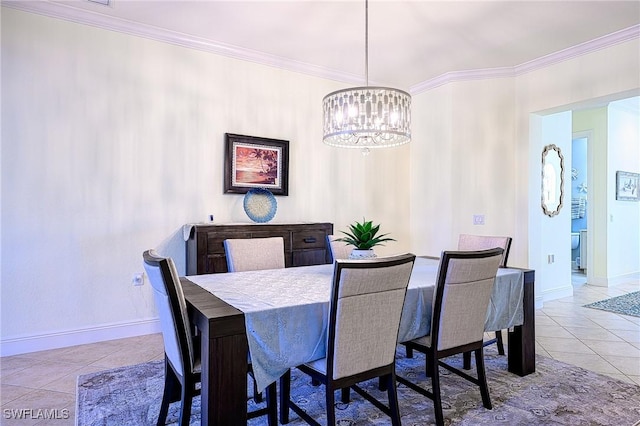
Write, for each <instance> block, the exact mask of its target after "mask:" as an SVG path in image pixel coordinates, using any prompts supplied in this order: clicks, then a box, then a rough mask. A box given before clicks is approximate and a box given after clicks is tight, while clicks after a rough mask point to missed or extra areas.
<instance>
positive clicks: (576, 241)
mask: <svg viewBox="0 0 640 426" xmlns="http://www.w3.org/2000/svg"><path fill="white" fill-rule="evenodd" d="M579 245H580V233H579V232H572V233H571V250H575V249H577V248H578V246H579Z"/></svg>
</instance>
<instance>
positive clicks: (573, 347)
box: [0, 274, 640, 426]
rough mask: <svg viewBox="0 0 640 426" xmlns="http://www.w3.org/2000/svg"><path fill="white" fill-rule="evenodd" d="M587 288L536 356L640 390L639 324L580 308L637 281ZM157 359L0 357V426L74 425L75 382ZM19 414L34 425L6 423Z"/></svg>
mask: <svg viewBox="0 0 640 426" xmlns="http://www.w3.org/2000/svg"><path fill="white" fill-rule="evenodd" d="M584 281H585V280H584V276H580V275H577V274H576V275H574V295H573V296H572V297H567V298H564V299H560V300H555V301H552V302H546V303H545V304H544V307H543V308H542V309H538V310H537V311H536V351H537V353H538V354H541V355H545V356H548V357H551V358H555V359H558V360H560V361H564V362H567V363H570V364H574V365H578V366H580V367H583V368H586V369H589V370H592V371H596V372H598V373H602V374H606V375H609V376H611V377H615V378H617V379H620V380H625V381H628V382H632V383H637V384H639V385H640V318H637V317H631V316H624V315H618V314H613V313H610V312H605V311H600V310H596V309H589V308H583V307H582V305H584V304H586V303H590V302H595V301H598V300H602V299H606V298H609V297H613V296H618V295H621V294H625V293H630V292H632V291H639V290H640V280H633V281H630V282H628V283H624V284H621V285H618V286H616V287H611V288H603V287H594V286H590V285H586V284H584ZM162 357H163V349H162V336H161V335H159V334H154V335H148V336H140V337H133V338H128V339H121V340H113V341H108V342H100V343H93V344H88V345H81V346H73V347H68V348H62V349H54V350H49V351H42V352H34V353H29V354H24V355H15V356H10V357H3V358H0V385H1V388H0V392H1V394H0V404H1V406H2V407H1V408H2V410H1V413H0V424H1V425H6V426H12V425H19V426H27V425H39V426H42V425H73V424H74V418H75V385H76V378H77V376H78V375H81V374H86V373H90V372H94V371H100V370H106V369H110V368H115V367H120V366H125V365H132V364H138V363H141V362H147V361H150V360H155V359H162ZM25 409H31V410H32V411H31V416H29V415H28V414H29V413H28V412H25V411H24V410H25ZM38 409H41V410H44V409H46V410H48V413H49V414H51V413H53V414H54V415H57V417H58V419H49V420H46V419H42V418H33V417H38V415H40V416H42V412H38V411H37V410H38ZM16 410H17V411H16ZM20 410H22V411H20ZM20 412H21V413H23V414H26V415H27V417H32V418H26V419H25V418H23V419H15V418H11V417H12V415H13V414H15V413H20Z"/></svg>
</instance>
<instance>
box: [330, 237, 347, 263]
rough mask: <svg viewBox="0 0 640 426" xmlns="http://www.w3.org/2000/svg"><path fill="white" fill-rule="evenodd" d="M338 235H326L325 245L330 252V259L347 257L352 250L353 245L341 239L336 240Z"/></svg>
mask: <svg viewBox="0 0 640 426" xmlns="http://www.w3.org/2000/svg"><path fill="white" fill-rule="evenodd" d="M339 238H340V237H339V236H337V235H327V245H328V246H329V251H330V252H331V260H333V261H336V260H337V259H349V255H350V254H351V252H352V251H353V246H352V245H349V244H347V243H343V242H342V241H336V240H337V239H339Z"/></svg>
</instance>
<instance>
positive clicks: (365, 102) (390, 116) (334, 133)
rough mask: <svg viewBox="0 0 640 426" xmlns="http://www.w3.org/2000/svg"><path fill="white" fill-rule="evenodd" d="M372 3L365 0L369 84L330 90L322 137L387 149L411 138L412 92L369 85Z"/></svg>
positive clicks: (332, 141) (337, 142)
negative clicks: (370, 12) (370, 7)
mask: <svg viewBox="0 0 640 426" xmlns="http://www.w3.org/2000/svg"><path fill="white" fill-rule="evenodd" d="M368 62H369V2H368V0H365V79H366V86H364V87H352V88H349V89H343V90H338V91H336V92H332V93H329V94H328V95H327V96H325V97H324V99H323V100H322V111H323V126H322V128H323V137H322V140H323V142H324V143H326V144H327V145H332V146H337V147H342V148H361V149H362V150H363V153H368V152H369V148H384V147H390V146H396V145H402V144H405V143H407V142H409V141H410V140H411V95H409V94H408V93H407V92H405V91H402V90H398V89H392V88H390V87H373V86H372V87H369V64H368Z"/></svg>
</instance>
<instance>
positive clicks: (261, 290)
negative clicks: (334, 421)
mask: <svg viewBox="0 0 640 426" xmlns="http://www.w3.org/2000/svg"><path fill="white" fill-rule="evenodd" d="M438 265H439V260H438V259H437V258H429V257H417V258H416V261H415V264H414V268H413V271H412V274H411V278H410V281H409V285H408V288H407V292H406V296H405V303H404V307H403V312H402V317H401V320H400V328H399V333H398V342H404V341H408V340H411V339H414V338H417V337H421V336H424V335H427V334H428V333H429V330H430V325H431V324H430V322H431V307H432V303H433V293H434V288H435V282H436V278H437V272H438ZM333 270H334V265H333V264H323V265H314V266H301V267H292V268H282V269H270V270H260V271H245V272H233V273H225V274H204V275H191V276H186V277H181V278H180V280H181V283H182V287H183V291H184V295H185V299H186V301H187V307H188V310H189V315H190V318H191V321H192V323H193V324H194V326H195V327H196V329H197V333H198V334H199V336H200V339H201V368H202V382H201V399H202V401H201V406H202V410H201V413H202V414H201V424H202V425H245V424H246V422H247V369H248V362H249V360H250V362H251V366H252V369H253V375H254V379H255V380H256V386H257V388H258V389H264V388H265V387H266V386H267V385H268V384H270V383H272V382H273V381H275V380H277V379H278V378H279V377H280V376H281V375H282V374H283V373H284V372H286V371H287V370H288V369H289V368H292V367H295V366H297V365H300V364H304V363H306V362H310V361H313V360H316V359H320V358H323V357H324V356H325V353H326V339H327V325H328V320H327V316H328V311H329V300H330V294H331V287H332V279H333ZM534 277H535V274H534V271H533V270H530V269H521V268H500V269H499V270H498V274H497V276H496V280H495V283H494V288H493V292H492V295H491V301H490V304H489V308H488V311H487V318H486V321H485V330H486V331H496V330H504V329H508V330H509V331H508V340H507V350H508V351H507V356H508V362H507V365H508V370H509V371H510V372H512V373H514V374H517V375H519V376H524V375H527V374H530V373H532V372H534V371H535V329H534ZM248 354H249V356H248Z"/></svg>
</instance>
